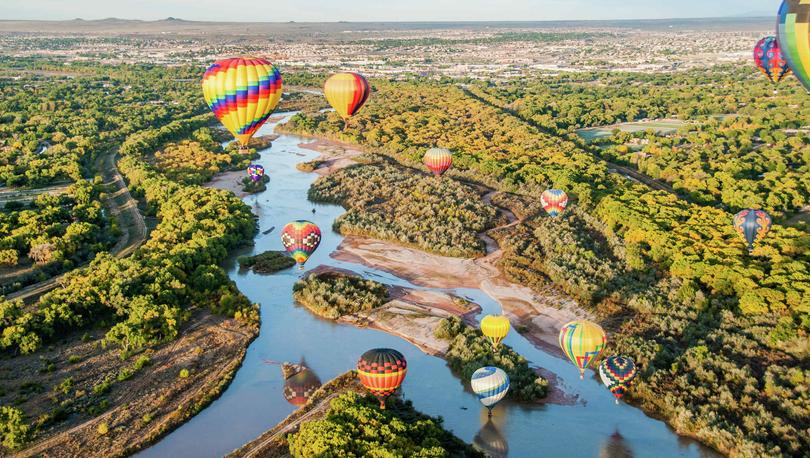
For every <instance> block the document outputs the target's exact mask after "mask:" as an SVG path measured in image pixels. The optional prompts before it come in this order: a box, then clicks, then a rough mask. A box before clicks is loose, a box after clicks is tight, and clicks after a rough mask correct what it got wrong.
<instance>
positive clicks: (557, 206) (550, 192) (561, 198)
mask: <svg viewBox="0 0 810 458" xmlns="http://www.w3.org/2000/svg"><path fill="white" fill-rule="evenodd" d="M540 205H542V206H543V210H545V211H546V213H548V214H549V216H551V217H555V218H556V217H557V216H560V215H561V214H562V212H563V210H565V207H566V206H567V205H568V194H566V193H565V192H563V191H561V190H559V189H547V190H545V191H543V194H541V195H540Z"/></svg>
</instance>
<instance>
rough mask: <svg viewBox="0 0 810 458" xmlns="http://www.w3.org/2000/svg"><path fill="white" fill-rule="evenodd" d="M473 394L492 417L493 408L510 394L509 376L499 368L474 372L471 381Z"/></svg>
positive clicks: (486, 368) (487, 368)
mask: <svg viewBox="0 0 810 458" xmlns="http://www.w3.org/2000/svg"><path fill="white" fill-rule="evenodd" d="M470 385H471V386H472V390H473V393H475V395H476V396H478V400H479V401H481V404H484V407H486V408H487V409H489V415H490V416H492V406H494V405H495V404H497V403H498V401H500V400H501V399H503V398H504V397H505V396H506V393H508V392H509V375H507V374H506V372H504V371H503V369H500V368H498V367H492V366H486V367H482V368H480V369H478V370H477V371H475V372H473V375H472V378H471V379H470Z"/></svg>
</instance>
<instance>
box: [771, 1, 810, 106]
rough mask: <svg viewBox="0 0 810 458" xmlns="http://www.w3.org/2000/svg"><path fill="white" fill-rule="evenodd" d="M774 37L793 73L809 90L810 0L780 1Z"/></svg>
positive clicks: (809, 90)
mask: <svg viewBox="0 0 810 458" xmlns="http://www.w3.org/2000/svg"><path fill="white" fill-rule="evenodd" d="M776 39H777V40H778V41H779V47H780V48H781V49H782V55H783V56H784V57H785V60H786V61H787V63H788V66H789V67H790V69H791V70H792V71H793V74H794V75H795V76H796V78H797V79H798V80H799V81H800V82H801V83H802V85H803V86H804V88H805V89H807V91H808V92H810V1H808V0H785V1H784V2H782V6H781V7H780V8H779V15H778V20H777V24H776Z"/></svg>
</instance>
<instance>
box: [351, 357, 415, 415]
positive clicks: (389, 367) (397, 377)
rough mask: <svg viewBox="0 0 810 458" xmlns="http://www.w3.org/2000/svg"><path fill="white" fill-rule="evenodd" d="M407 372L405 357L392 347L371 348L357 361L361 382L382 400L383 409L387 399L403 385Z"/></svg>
mask: <svg viewBox="0 0 810 458" xmlns="http://www.w3.org/2000/svg"><path fill="white" fill-rule="evenodd" d="M407 372H408V363H407V361H405V357H404V356H403V355H402V353H400V352H398V351H396V350H392V349H390V348H375V349H373V350H369V351H367V352H365V353H363V356H361V357H360V360H359V361H357V376H358V377H359V378H360V383H362V384H363V386H364V387H365V388H366V389H367V390H368V391H370V392H371V394H373V395H374V396H375V397H376V398H377V399H379V400H380V408H381V409H385V399H386V398H388V396H391V395H392V394H394V392H395V391H396V390H398V389H399V387H400V386H401V385H402V381H403V380H405V374H406V373H407Z"/></svg>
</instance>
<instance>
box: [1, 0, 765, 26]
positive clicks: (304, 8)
mask: <svg viewBox="0 0 810 458" xmlns="http://www.w3.org/2000/svg"><path fill="white" fill-rule="evenodd" d="M780 3H781V2H780V0H405V1H402V0H0V19H73V18H77V17H81V18H83V19H102V18H107V17H119V18H126V19H148V20H154V19H163V18H166V17H168V16H173V17H177V18H182V19H188V20H213V21H269V22H277V21H299V22H304V21H317V22H322V21H327V22H331V21H508V20H536V21H542V20H559V19H648V18H649V19H659V18H686V17H717V16H749V15H752V14H755V15H770V14H776V10H777V9H778V8H779V4H780Z"/></svg>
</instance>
